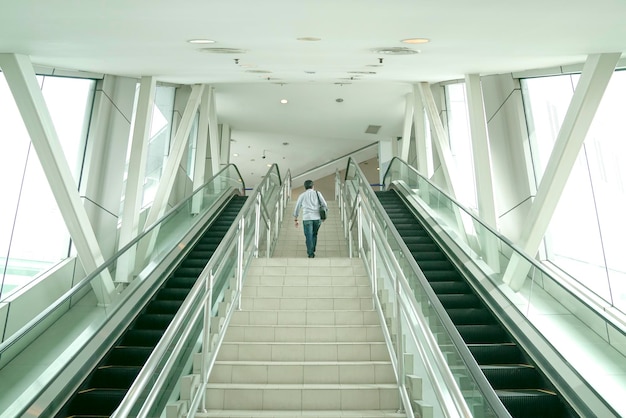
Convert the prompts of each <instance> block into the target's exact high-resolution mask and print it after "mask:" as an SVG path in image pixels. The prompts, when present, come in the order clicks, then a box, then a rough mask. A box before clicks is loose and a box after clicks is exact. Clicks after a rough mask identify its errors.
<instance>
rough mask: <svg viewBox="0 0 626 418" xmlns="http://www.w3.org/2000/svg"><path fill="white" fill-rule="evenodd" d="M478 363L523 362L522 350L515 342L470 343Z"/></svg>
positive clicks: (469, 345)
mask: <svg viewBox="0 0 626 418" xmlns="http://www.w3.org/2000/svg"><path fill="white" fill-rule="evenodd" d="M467 347H468V348H469V350H470V352H471V353H472V355H473V356H474V359H476V362H477V363H478V364H516V363H522V362H523V356H522V352H521V351H520V349H519V347H518V346H517V345H516V344H515V343H502V344H468V345H467Z"/></svg>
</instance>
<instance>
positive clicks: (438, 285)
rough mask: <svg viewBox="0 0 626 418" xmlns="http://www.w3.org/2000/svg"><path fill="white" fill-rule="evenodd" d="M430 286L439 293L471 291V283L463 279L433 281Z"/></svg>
mask: <svg viewBox="0 0 626 418" xmlns="http://www.w3.org/2000/svg"><path fill="white" fill-rule="evenodd" d="M430 287H432V289H433V290H434V291H435V293H436V294H438V295H440V294H465V293H471V289H470V287H469V285H468V284H467V283H465V282H464V281H461V280H455V281H452V282H431V283H430Z"/></svg>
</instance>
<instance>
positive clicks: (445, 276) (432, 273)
mask: <svg viewBox="0 0 626 418" xmlns="http://www.w3.org/2000/svg"><path fill="white" fill-rule="evenodd" d="M418 266H419V263H418ZM420 268H421V266H420ZM422 271H423V272H424V276H426V279H427V280H428V281H429V282H440V281H444V282H445V281H454V280H463V278H462V277H461V275H460V274H459V272H458V271H456V270H423V269H422Z"/></svg>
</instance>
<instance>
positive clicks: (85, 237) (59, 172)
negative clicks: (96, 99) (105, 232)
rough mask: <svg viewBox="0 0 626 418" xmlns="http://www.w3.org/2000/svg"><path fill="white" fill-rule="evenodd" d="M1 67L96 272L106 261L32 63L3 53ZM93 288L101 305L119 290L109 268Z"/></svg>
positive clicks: (84, 258)
mask: <svg viewBox="0 0 626 418" xmlns="http://www.w3.org/2000/svg"><path fill="white" fill-rule="evenodd" d="M0 68H2V72H3V73H4V76H5V78H6V80H7V83H8V85H9V88H10V89H11V93H12V94H13V97H14V99H15V103H16V104H17V107H18V109H19V111H20V114H21V115H22V119H24V125H25V126H26V129H27V130H28V133H29V135H30V139H31V142H32V144H33V147H34V148H35V151H36V152H37V156H38V157H39V161H40V162H41V166H42V168H43V171H44V173H45V174H46V179H47V180H48V182H49V184H50V189H51V190H52V193H53V195H54V198H55V200H56V202H57V205H58V206H59V210H60V211H61V215H62V216H63V220H64V221H65V225H66V227H67V229H68V231H69V233H70V236H71V237H72V241H73V243H74V245H75V247H76V251H77V253H78V256H79V258H80V261H81V263H82V265H83V267H84V269H85V271H86V272H88V273H90V272H93V271H94V270H96V269H97V268H98V266H100V265H102V264H103V263H104V257H103V256H102V252H101V250H100V246H99V245H98V239H97V238H96V235H95V234H94V231H93V228H92V226H91V223H90V222H89V218H88V216H87V212H86V211H85V208H84V206H83V204H82V202H81V200H80V196H79V194H78V187H77V185H76V183H75V182H74V179H73V177H72V172H71V170H70V167H69V165H68V163H67V160H66V159H65V155H64V153H63V148H62V147H61V144H60V143H59V138H58V136H57V132H56V130H55V128H54V124H53V122H52V118H51V116H50V112H49V111H48V107H47V105H46V102H45V100H44V97H43V94H42V93H41V89H40V87H39V84H38V83H37V76H36V74H35V70H34V68H33V66H32V63H31V62H30V60H29V58H28V57H27V56H25V55H17V54H0ZM92 287H93V289H94V292H95V294H96V297H97V298H98V303H99V304H102V305H106V304H109V303H110V302H111V295H112V293H113V291H114V290H115V289H114V285H113V281H112V280H111V277H110V276H109V274H108V271H105V272H103V274H102V275H101V276H100V280H94V281H93V282H92Z"/></svg>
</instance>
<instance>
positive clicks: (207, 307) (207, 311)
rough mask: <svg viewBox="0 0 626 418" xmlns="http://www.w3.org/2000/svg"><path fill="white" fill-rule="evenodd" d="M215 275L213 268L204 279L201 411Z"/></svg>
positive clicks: (205, 408) (207, 381) (203, 398)
mask: <svg viewBox="0 0 626 418" xmlns="http://www.w3.org/2000/svg"><path fill="white" fill-rule="evenodd" d="M214 279H215V275H214V274H213V270H211V271H210V272H209V277H207V279H206V280H205V281H204V282H205V289H206V293H207V294H208V296H207V300H206V302H205V304H204V319H203V321H204V323H203V333H204V338H203V342H202V358H201V360H200V374H201V375H200V379H202V389H201V390H202V394H201V395H200V396H202V412H206V411H207V407H206V389H205V388H206V386H207V384H208V383H209V376H208V373H207V370H206V368H207V367H206V361H207V359H208V358H209V352H210V348H211V311H212V310H213V281H214Z"/></svg>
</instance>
